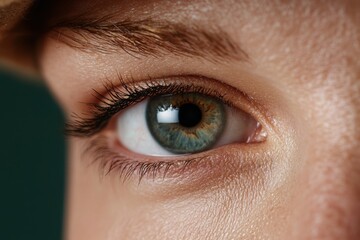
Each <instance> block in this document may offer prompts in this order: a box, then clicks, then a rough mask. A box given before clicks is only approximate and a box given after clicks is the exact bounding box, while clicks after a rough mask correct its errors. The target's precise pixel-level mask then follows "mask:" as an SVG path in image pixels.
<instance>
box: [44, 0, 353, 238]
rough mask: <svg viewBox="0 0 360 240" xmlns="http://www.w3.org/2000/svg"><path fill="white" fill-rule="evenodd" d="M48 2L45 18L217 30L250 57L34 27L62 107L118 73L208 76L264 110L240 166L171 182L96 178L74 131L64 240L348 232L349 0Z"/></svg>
mask: <svg viewBox="0 0 360 240" xmlns="http://www.w3.org/2000/svg"><path fill="white" fill-rule="evenodd" d="M54 9H55V10H54V17H53V19H52V21H53V22H57V21H59V20H63V19H74V18H76V17H78V16H79V15H84V14H87V15H88V16H91V17H93V18H98V17H101V16H104V15H106V14H109V13H113V14H115V15H114V16H115V18H114V20H122V19H144V18H151V19H155V20H159V21H160V20H164V21H168V22H173V23H179V22H180V23H182V24H185V25H188V26H194V25H196V26H199V27H201V28H204V29H207V28H209V26H211V27H216V28H219V29H222V30H223V31H225V32H226V33H227V34H228V35H229V37H230V38H231V39H232V40H234V41H235V42H236V43H237V44H239V45H240V46H241V48H243V49H244V51H245V52H247V53H248V55H249V57H250V62H248V63H244V62H240V61H236V60H231V61H227V62H222V63H214V62H211V61H209V62H208V61H206V60H203V59H198V58H189V57H188V58H186V57H181V56H180V57H179V56H172V55H171V54H169V55H165V56H161V58H151V57H143V58H140V59H137V58H134V57H132V56H130V55H128V54H127V53H125V52H121V51H119V52H118V53H111V54H100V53H96V52H90V53H89V52H84V51H80V50H78V49H74V48H72V47H70V46H68V45H66V44H64V43H62V42H59V41H57V40H56V39H54V38H53V37H49V36H46V37H45V38H44V40H43V41H42V46H41V49H42V50H41V54H40V64H41V67H42V71H43V74H44V76H45V78H46V79H47V81H48V84H49V86H50V88H51V89H52V91H53V92H54V94H55V96H56V97H57V99H58V100H59V102H60V103H61V105H62V106H63V108H64V110H65V112H66V113H67V114H68V115H70V114H71V113H72V112H79V111H81V110H83V109H82V108H83V106H82V105H81V104H79V102H84V101H85V102H86V100H87V99H89V98H90V96H91V93H92V90H91V89H94V88H95V89H96V88H98V87H101V81H100V80H104V78H105V77H106V78H107V79H108V78H110V79H111V77H112V76H115V75H116V73H118V72H120V73H121V74H122V75H131V76H133V77H134V78H136V79H144V78H146V76H148V75H152V76H172V75H177V74H194V75H203V76H206V77H210V78H214V79H220V80H221V81H223V82H225V83H226V84H229V85H231V86H234V87H236V88H239V89H241V90H243V91H245V92H247V93H248V94H249V95H251V96H252V97H254V98H255V99H257V100H258V101H259V102H261V103H262V104H263V105H265V107H266V108H267V109H268V110H269V111H270V112H271V114H272V128H271V129H268V130H269V138H268V143H267V144H265V147H264V149H262V148H260V151H262V150H264V152H265V154H261V153H260V154H258V155H260V157H259V158H258V159H257V158H255V157H254V158H255V160H254V162H253V163H251V164H249V167H248V168H246V167H245V168H244V169H241V170H239V171H240V172H241V174H238V175H237V174H236V172H232V171H229V172H227V170H226V169H227V168H224V170H223V171H215V173H216V174H214V175H213V176H212V177H211V178H206V179H205V180H204V179H200V178H199V179H192V178H191V179H190V180H189V179H184V180H182V181H181V182H179V183H177V184H173V183H171V182H165V183H158V182H151V181H150V182H145V183H144V184H140V185H131V184H122V183H121V182H120V181H118V180H117V179H116V177H115V178H110V177H109V178H106V177H105V178H104V179H100V178H99V174H98V172H97V169H96V167H91V166H90V167H88V165H87V164H85V163H84V161H82V160H81V159H82V150H81V149H82V146H83V145H84V141H83V140H79V139H71V140H70V142H69V145H70V147H69V148H70V160H69V167H70V172H69V195H68V207H67V222H66V225H67V227H66V237H67V239H69V240H73V239H74V240H75V239H76V240H81V239H87V240H93V239H94V240H95V239H109V240H113V239H359V237H360V204H359V202H360V149H359V144H360V128H359V123H360V97H359V96H360V61H359V60H358V56H360V28H359V26H360V14H359V10H360V2H359V1H340V0H338V1H336V0H334V1H310V0H308V1H306V0H305V1H295V0H294V1H280V0H279V1H265V0H263V1H261V0H258V1H250V0H248V1H247V0H243V1H241V0H239V1H235V0H234V1H216V0H214V1H210V0H209V1H67V3H62V4H61V6H56V7H55V8H54ZM219 151H220V150H219ZM229 151H232V150H231V149H230V150H229ZM255 155H256V154H255ZM255 155H254V156H255ZM234 156H235V155H234ZM239 159H242V158H241V154H239ZM239 161H240V160H239ZM265 161H266V162H267V163H266V164H262V162H265ZM259 162H261V163H259ZM258 166H260V167H258ZM254 169H255V170H254ZM174 185H176V186H174Z"/></svg>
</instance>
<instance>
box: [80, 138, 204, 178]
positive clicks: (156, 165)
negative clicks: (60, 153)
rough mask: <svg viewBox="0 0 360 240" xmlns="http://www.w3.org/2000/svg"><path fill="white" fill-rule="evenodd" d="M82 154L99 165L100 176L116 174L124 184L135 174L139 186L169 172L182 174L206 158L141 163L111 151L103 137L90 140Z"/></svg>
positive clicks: (165, 175)
mask: <svg viewBox="0 0 360 240" xmlns="http://www.w3.org/2000/svg"><path fill="white" fill-rule="evenodd" d="M83 154H84V157H85V155H86V154H89V155H90V156H91V158H92V159H93V160H92V163H98V164H99V170H100V176H107V175H109V174H110V173H112V172H116V173H117V175H118V176H119V177H120V179H121V180H122V181H123V182H125V181H127V180H128V179H130V177H131V176H132V175H134V174H135V175H136V176H137V177H138V184H140V182H141V180H142V179H143V178H144V177H146V178H152V179H155V178H156V177H158V176H162V178H163V179H164V178H166V177H167V175H168V173H169V172H170V170H171V172H176V173H180V174H183V173H184V172H185V170H186V169H187V168H188V167H189V166H190V165H194V164H196V163H200V162H201V161H202V160H204V159H205V158H206V157H207V156H202V157H191V158H187V159H185V160H175V161H156V162H149V161H144V162H141V161H136V160H134V159H130V158H127V157H126V156H123V155H119V154H118V153H116V152H113V151H111V150H110V149H109V147H108V146H107V144H106V138H105V137H99V138H94V139H91V141H90V144H88V148H86V149H85V151H84V152H83Z"/></svg>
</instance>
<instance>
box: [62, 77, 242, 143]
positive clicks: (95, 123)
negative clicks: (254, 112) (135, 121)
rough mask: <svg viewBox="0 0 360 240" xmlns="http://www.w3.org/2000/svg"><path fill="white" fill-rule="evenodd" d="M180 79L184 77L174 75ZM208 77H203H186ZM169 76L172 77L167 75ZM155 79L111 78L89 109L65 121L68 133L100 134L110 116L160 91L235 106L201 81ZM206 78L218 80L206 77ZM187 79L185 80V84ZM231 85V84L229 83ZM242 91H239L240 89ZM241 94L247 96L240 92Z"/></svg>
mask: <svg viewBox="0 0 360 240" xmlns="http://www.w3.org/2000/svg"><path fill="white" fill-rule="evenodd" d="M172 77H173V78H176V77H177V78H181V77H183V78H184V77H185V76H172ZM186 77H188V78H190V77H193V78H197V79H198V80H199V81H200V79H205V78H204V77H201V76H191V75H188V76H186ZM166 79H171V77H167V78H166ZM166 79H162V80H160V79H152V78H151V77H150V76H149V77H148V80H145V81H143V82H138V81H135V80H134V79H132V78H130V79H124V78H123V77H122V76H121V75H120V74H118V81H119V84H118V85H115V84H114V83H113V82H112V81H110V80H108V81H106V82H105V83H104V84H103V85H104V91H102V92H99V91H97V90H95V89H94V90H93V91H94V92H93V97H94V98H95V99H96V100H97V101H96V102H94V103H87V105H88V107H89V108H90V110H89V111H88V112H86V113H83V114H82V115H79V114H76V113H73V114H72V115H71V118H70V120H69V121H67V122H66V123H65V134H66V135H68V136H74V137H89V136H93V135H95V134H97V133H98V132H100V131H101V130H102V129H104V128H105V127H106V125H107V123H108V122H109V121H110V119H111V118H112V117H113V116H114V115H115V114H117V113H118V112H120V111H121V110H124V109H125V108H127V107H129V106H131V105H134V104H136V103H139V102H141V101H142V100H144V99H145V98H148V97H152V96H156V95H161V94H182V93H186V92H197V93H201V94H205V95H209V96H213V97H216V98H218V99H220V100H221V101H222V102H223V103H225V104H227V105H228V106H230V107H233V103H232V102H231V101H229V100H228V99H226V98H225V94H223V93H220V92H218V91H217V90H213V89H211V88H205V87H203V86H202V85H201V84H199V83H197V84H196V83H191V82H190V83H186V82H185V81H182V82H181V83H180V80H179V79H178V80H177V81H176V80H172V81H171V80H166ZM206 80H207V81H216V80H212V79H206ZM184 82H185V83H184ZM228 87H230V86H228ZM237 92H239V90H237ZM240 94H241V95H244V94H243V93H242V92H240Z"/></svg>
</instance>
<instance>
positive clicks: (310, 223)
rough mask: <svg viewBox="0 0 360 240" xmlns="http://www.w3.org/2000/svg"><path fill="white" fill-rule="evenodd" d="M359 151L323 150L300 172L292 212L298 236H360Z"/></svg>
mask: <svg viewBox="0 0 360 240" xmlns="http://www.w3.org/2000/svg"><path fill="white" fill-rule="evenodd" d="M356 151H357V150H356V149H353V151H352V150H349V149H347V151H345V150H343V151H341V150H340V149H339V151H334V152H333V151H329V152H323V154H322V156H317V157H316V159H317V161H316V162H313V163H312V164H307V166H306V167H305V168H304V169H303V171H302V172H301V173H300V175H301V178H300V179H301V180H300V181H301V183H299V185H298V186H300V187H299V188H298V189H295V190H294V191H296V192H295V194H294V195H296V196H297V197H296V198H295V199H296V200H295V208H294V209H296V210H295V211H294V215H293V216H292V217H294V218H295V219H293V220H294V221H293V222H294V225H293V226H292V228H293V229H294V230H295V234H294V235H295V236H297V239H329V240H330V239H359V236H360V177H359V174H360V167H359V165H360V162H359V159H356V155H357V154H355V153H356ZM319 159H320V160H319Z"/></svg>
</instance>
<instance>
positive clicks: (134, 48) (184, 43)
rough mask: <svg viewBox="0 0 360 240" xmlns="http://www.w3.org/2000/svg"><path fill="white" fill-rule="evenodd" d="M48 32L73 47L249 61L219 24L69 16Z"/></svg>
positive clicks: (135, 54)
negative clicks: (71, 17)
mask: <svg viewBox="0 0 360 240" xmlns="http://www.w3.org/2000/svg"><path fill="white" fill-rule="evenodd" d="M51 29H52V31H51V32H52V33H54V34H51V36H53V37H54V38H56V39H57V40H59V41H61V42H63V43H65V44H67V45H68V46H71V47H73V48H76V49H80V50H83V51H87V52H94V51H95V52H100V53H105V54H111V53H117V52H119V51H120V50H122V51H124V52H126V53H128V54H130V55H132V56H134V57H139V56H154V57H160V56H163V55H165V54H169V53H170V54H173V55H175V56H185V57H200V58H206V59H211V60H213V61H223V60H240V61H249V55H248V54H247V53H246V52H245V51H244V50H243V49H242V48H241V47H240V46H239V44H237V43H236V42H235V41H233V40H232V39H231V38H230V36H229V35H228V34H227V33H226V32H225V31H223V30H222V29H221V28H215V27H211V26H207V27H206V30H205V29H204V28H203V27H200V26H197V25H195V24H194V25H184V24H181V23H173V22H168V21H163V20H162V21H155V20H153V19H143V20H120V21H114V20H111V19H108V18H106V17H104V18H99V19H72V20H68V21H62V22H58V23H56V24H55V25H53V26H52V27H51Z"/></svg>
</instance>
